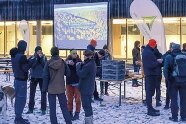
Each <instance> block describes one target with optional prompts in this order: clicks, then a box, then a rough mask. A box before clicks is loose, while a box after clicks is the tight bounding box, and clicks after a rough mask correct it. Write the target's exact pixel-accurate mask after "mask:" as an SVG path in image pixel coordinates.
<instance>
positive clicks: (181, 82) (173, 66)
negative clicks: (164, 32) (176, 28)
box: [163, 43, 186, 122]
mask: <svg viewBox="0 0 186 124" xmlns="http://www.w3.org/2000/svg"><path fill="white" fill-rule="evenodd" d="M170 70H171V71H170ZM163 71H164V76H165V79H166V80H167V79H169V80H170V96H171V113H172V117H170V118H169V119H170V120H171V121H174V122H178V111H179V107H178V104H179V103H178V93H179V96H180V116H181V121H184V122H186V95H185V94H186V55H185V54H183V53H182V52H181V48H180V45H179V44H175V43H174V44H172V46H171V54H170V55H167V56H166V57H165V62H164V69H163Z"/></svg>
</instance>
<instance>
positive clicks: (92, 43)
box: [87, 39, 103, 101]
mask: <svg viewBox="0 0 186 124" xmlns="http://www.w3.org/2000/svg"><path fill="white" fill-rule="evenodd" d="M96 46H97V41H96V40H95V39H92V40H91V41H90V44H89V45H88V46H87V50H90V51H92V52H94V59H95V48H96ZM93 95H94V100H97V101H103V99H101V98H100V97H99V93H98V91H97V84H96V81H95V90H94V94H93Z"/></svg>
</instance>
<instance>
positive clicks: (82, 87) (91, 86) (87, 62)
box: [76, 50, 96, 124]
mask: <svg viewBox="0 0 186 124" xmlns="http://www.w3.org/2000/svg"><path fill="white" fill-rule="evenodd" d="M93 55H94V53H93V52H92V51H91V50H85V51H84V62H83V63H78V64H77V65H76V71H77V75H78V77H79V91H80V94H81V101H82V107H83V109H84V111H85V124H93V110H92V105H91V102H92V95H93V92H94V90H95V78H96V64H95V61H94V59H93Z"/></svg>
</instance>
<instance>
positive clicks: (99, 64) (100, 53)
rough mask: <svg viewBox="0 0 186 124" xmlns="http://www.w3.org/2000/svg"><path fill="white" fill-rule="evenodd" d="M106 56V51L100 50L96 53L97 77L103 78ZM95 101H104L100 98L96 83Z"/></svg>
mask: <svg viewBox="0 0 186 124" xmlns="http://www.w3.org/2000/svg"><path fill="white" fill-rule="evenodd" d="M104 56H105V51H104V50H100V51H98V52H96V53H95V55H94V59H95V62H96V67H97V71H96V77H99V78H101V77H102V60H103V59H104ZM94 100H97V101H103V99H102V98H100V97H99V93H98V91H97V85H96V82H95V91H94Z"/></svg>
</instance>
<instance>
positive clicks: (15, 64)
mask: <svg viewBox="0 0 186 124" xmlns="http://www.w3.org/2000/svg"><path fill="white" fill-rule="evenodd" d="M26 47H27V45H26V43H23V42H20V44H19V46H18V52H17V54H16V55H15V56H14V57H12V58H11V62H12V69H13V73H14V77H15V80H20V81H27V79H28V70H29V69H30V64H29V61H28V60H27V57H26V56H25V55H24V52H25V50H26Z"/></svg>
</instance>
